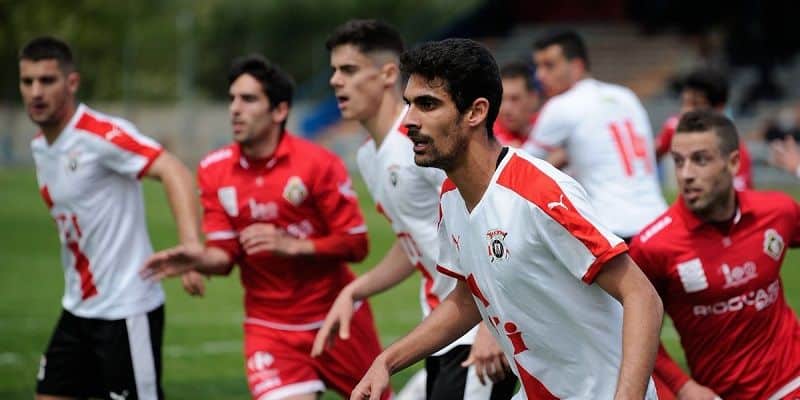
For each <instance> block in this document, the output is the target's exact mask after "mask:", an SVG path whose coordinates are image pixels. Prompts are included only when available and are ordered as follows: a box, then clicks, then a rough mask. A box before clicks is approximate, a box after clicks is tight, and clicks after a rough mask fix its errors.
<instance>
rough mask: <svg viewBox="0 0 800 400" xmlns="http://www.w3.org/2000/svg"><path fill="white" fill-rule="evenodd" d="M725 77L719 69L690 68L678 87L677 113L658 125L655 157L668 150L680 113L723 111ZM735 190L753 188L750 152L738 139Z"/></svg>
mask: <svg viewBox="0 0 800 400" xmlns="http://www.w3.org/2000/svg"><path fill="white" fill-rule="evenodd" d="M728 86H729V85H728V80H727V79H726V78H725V75H723V74H722V73H721V72H719V71H716V70H713V69H698V70H696V71H692V73H690V74H689V76H687V77H686V80H685V81H684V82H683V88H682V89H681V110H680V114H678V115H673V116H672V117H669V118H668V119H667V120H666V121H665V122H664V125H663V126H662V127H661V132H660V133H659V134H658V137H657V138H656V157H657V158H661V157H663V156H665V155H667V154H669V152H670V144H671V142H672V137H673V136H675V127H676V126H677V125H678V120H679V119H680V116H681V114H683V113H686V112H689V111H695V110H713V111H715V112H719V113H722V112H724V111H725V107H726V105H727V102H728ZM733 186H734V187H735V188H736V189H737V190H744V189H752V188H753V174H752V167H751V162H750V153H749V152H748V151H747V146H746V145H745V143H744V142H741V141H740V142H739V171H738V172H737V173H736V176H735V177H734V180H733Z"/></svg>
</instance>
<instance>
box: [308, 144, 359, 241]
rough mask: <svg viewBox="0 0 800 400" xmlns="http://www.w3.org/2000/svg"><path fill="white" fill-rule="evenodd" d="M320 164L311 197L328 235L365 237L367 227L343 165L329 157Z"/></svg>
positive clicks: (334, 157)
mask: <svg viewBox="0 0 800 400" xmlns="http://www.w3.org/2000/svg"><path fill="white" fill-rule="evenodd" d="M322 163H323V165H322V170H321V171H319V173H318V174H317V179H316V182H315V183H314V186H313V189H312V190H313V193H312V196H313V197H314V201H315V203H316V206H317V208H318V209H319V210H320V212H321V214H322V216H323V217H324V218H323V219H324V220H325V221H327V223H328V229H329V233H346V234H351V235H353V234H364V233H366V232H367V225H366V223H365V222H364V217H363V215H362V214H361V209H360V208H359V207H358V196H357V195H356V192H355V190H354V189H353V182H352V180H351V179H350V176H349V175H348V173H347V169H346V168H345V166H344V163H343V162H342V161H341V160H340V159H339V158H338V157H336V156H333V155H331V156H330V157H329V158H328V160H324V161H322Z"/></svg>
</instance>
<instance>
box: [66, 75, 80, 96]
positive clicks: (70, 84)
mask: <svg viewBox="0 0 800 400" xmlns="http://www.w3.org/2000/svg"><path fill="white" fill-rule="evenodd" d="M80 85H81V75H80V74H79V73H77V72H75V71H73V72H70V73H68V74H67V88H69V92H70V93H71V94H72V95H75V93H78V88H79V87H80Z"/></svg>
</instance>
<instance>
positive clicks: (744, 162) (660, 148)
mask: <svg viewBox="0 0 800 400" xmlns="http://www.w3.org/2000/svg"><path fill="white" fill-rule="evenodd" d="M679 120H680V116H678V115H673V116H671V117H669V118H667V120H666V121H664V125H663V126H661V132H659V134H658V137H657V138H656V155H658V157H661V156H662V155H664V154H667V153H669V149H670V145H671V144H672V137H673V136H675V129H676V128H677V127H678V121H679ZM733 186H734V187H735V188H736V190H745V189H753V167H752V161H751V160H750V152H749V151H748V150H747V146H746V145H745V143H744V141H741V140H740V141H739V172H737V173H736V176H734V177H733Z"/></svg>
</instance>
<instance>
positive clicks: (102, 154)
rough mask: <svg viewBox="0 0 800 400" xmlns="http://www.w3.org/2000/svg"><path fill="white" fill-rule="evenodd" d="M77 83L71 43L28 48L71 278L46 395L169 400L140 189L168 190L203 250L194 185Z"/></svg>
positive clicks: (32, 91)
mask: <svg viewBox="0 0 800 400" xmlns="http://www.w3.org/2000/svg"><path fill="white" fill-rule="evenodd" d="M79 84H80V75H79V73H78V71H77V69H76V67H75V63H74V62H73V59H72V51H71V50H70V48H69V46H68V45H67V44H66V43H64V42H63V41H61V40H58V39H55V38H51V37H39V38H36V39H33V40H31V41H30V42H28V43H27V44H26V45H25V47H24V48H23V49H22V51H21V53H20V56H19V88H20V92H21V94H22V100H23V102H24V103H25V108H26V110H27V112H28V116H29V117H30V118H31V120H32V121H33V122H34V123H35V124H36V125H38V127H39V128H40V129H41V132H40V133H39V134H37V135H36V137H34V139H33V141H32V142H31V150H32V151H33V159H34V162H35V164H36V179H37V181H38V184H39V192H40V193H41V196H42V198H43V200H44V202H45V204H46V205H47V207H48V208H49V209H50V214H51V215H52V216H53V218H54V219H55V221H56V227H57V229H58V236H59V239H60V241H61V261H62V264H63V267H64V280H65V286H64V297H63V298H62V301H61V305H62V307H63V310H62V312H61V316H60V318H59V320H58V323H57V324H56V327H55V330H54V332H53V335H52V337H51V338H50V343H49V344H48V345H47V350H45V353H44V355H43V356H42V359H41V363H40V366H39V373H38V375H37V380H38V382H37V385H36V398H37V399H39V400H45V399H48V400H52V399H72V398H86V397H101V398H139V399H160V398H163V393H162V389H161V342H162V338H163V327H164V292H163V291H162V289H161V285H159V284H157V283H152V282H148V281H146V280H143V279H141V278H140V277H139V275H138V271H139V268H141V266H142V265H143V264H144V262H145V260H146V259H147V257H148V256H150V254H151V253H152V247H151V245H150V238H149V236H148V234H147V227H146V225H145V215H144V202H143V199H142V188H141V184H140V182H139V180H140V179H141V178H143V177H147V178H153V179H156V180H159V181H161V182H162V183H163V185H164V189H165V191H166V193H167V198H168V200H169V204H170V206H171V207H172V211H173V214H174V216H175V221H176V223H177V226H178V234H179V238H180V241H181V243H182V244H183V245H184V246H186V247H187V248H199V247H200V244H199V243H200V242H199V237H198V234H199V229H198V226H197V221H196V215H197V214H196V209H195V207H194V203H193V201H192V198H193V196H194V185H193V184H192V176H191V173H190V172H189V170H188V169H187V168H186V167H185V166H184V165H183V164H182V163H181V162H180V161H179V160H178V159H177V158H176V157H174V156H173V155H171V154H170V153H169V152H167V151H165V150H164V149H163V148H162V147H161V146H160V145H159V144H158V143H156V142H155V141H153V140H152V139H150V138H148V137H146V136H144V135H142V134H140V133H139V131H138V130H137V129H136V127H135V126H134V125H133V124H131V123H130V122H128V121H126V120H123V119H121V118H117V117H113V116H109V115H105V114H102V113H100V112H97V111H95V110H92V109H91V108H89V107H87V106H86V105H84V104H79V103H78V102H77V100H76V98H75V94H76V92H77V91H78V87H79ZM115 396H116V397H115Z"/></svg>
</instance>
